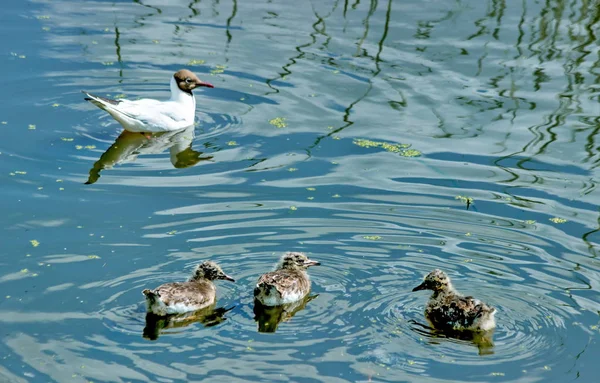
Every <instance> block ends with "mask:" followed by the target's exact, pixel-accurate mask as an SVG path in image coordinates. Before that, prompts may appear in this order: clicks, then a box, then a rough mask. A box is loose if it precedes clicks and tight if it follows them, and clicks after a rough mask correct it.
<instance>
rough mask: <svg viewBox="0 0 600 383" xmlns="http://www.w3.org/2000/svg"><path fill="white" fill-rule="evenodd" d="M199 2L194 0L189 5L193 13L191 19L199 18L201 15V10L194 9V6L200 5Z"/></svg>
mask: <svg viewBox="0 0 600 383" xmlns="http://www.w3.org/2000/svg"><path fill="white" fill-rule="evenodd" d="M199 1H200V0H193V1H192V2H191V3H189V4H188V8H189V9H190V10H191V11H192V15H191V16H190V17H189V18H190V19H192V18H194V17H196V16H198V15H199V14H200V13H201V12H200V11H199V10H197V9H196V8H194V5H195V4H198V2H199Z"/></svg>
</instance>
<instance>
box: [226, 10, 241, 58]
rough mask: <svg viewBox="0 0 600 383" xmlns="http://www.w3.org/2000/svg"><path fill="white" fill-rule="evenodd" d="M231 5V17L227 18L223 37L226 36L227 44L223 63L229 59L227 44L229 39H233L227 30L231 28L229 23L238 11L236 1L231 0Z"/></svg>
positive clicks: (227, 44)
mask: <svg viewBox="0 0 600 383" xmlns="http://www.w3.org/2000/svg"><path fill="white" fill-rule="evenodd" d="M232 5H233V8H232V9H231V16H229V17H228V18H227V27H226V28H225V35H226V36H227V43H226V44H225V61H226V62H228V61H229V58H228V57H227V52H228V51H229V44H231V39H232V37H233V36H232V35H231V31H230V30H229V28H230V27H231V22H232V21H233V19H234V18H235V16H236V15H237V9H238V5H237V0H232Z"/></svg>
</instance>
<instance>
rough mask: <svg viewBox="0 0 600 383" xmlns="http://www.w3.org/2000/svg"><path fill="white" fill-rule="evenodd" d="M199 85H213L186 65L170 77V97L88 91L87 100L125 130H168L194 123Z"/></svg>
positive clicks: (151, 131) (149, 131) (150, 131)
mask: <svg viewBox="0 0 600 383" xmlns="http://www.w3.org/2000/svg"><path fill="white" fill-rule="evenodd" d="M200 86H205V87H208V88H213V86H212V85H211V84H209V83H206V82H202V81H200V79H199V78H198V77H196V75H195V74H194V73H192V72H191V71H189V70H187V69H182V70H180V71H178V72H176V73H175V74H174V75H173V77H171V99H170V100H168V101H158V100H152V99H149V98H144V99H141V100H135V101H130V100H125V99H120V100H111V99H108V98H104V97H99V96H95V95H93V94H90V93H88V92H85V91H84V92H83V93H85V94H86V96H87V97H86V100H87V101H89V102H91V103H92V104H94V105H96V106H97V107H99V108H100V109H103V110H105V111H106V112H108V113H109V114H110V115H111V116H112V117H113V118H114V119H115V120H117V121H118V122H119V123H120V124H121V125H122V126H123V128H124V129H125V130H128V131H130V132H148V133H158V132H168V131H173V130H179V129H184V128H187V127H188V126H190V125H193V124H194V117H195V116H196V98H195V97H194V94H193V93H192V89H194V88H196V87H200Z"/></svg>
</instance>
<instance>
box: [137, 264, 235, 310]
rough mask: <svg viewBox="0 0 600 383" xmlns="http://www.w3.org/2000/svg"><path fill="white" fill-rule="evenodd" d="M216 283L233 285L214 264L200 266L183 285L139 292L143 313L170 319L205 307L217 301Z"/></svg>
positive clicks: (167, 284) (172, 285)
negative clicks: (174, 315) (142, 303)
mask: <svg viewBox="0 0 600 383" xmlns="http://www.w3.org/2000/svg"><path fill="white" fill-rule="evenodd" d="M219 279H224V280H227V281H231V282H235V280H234V279H233V278H231V277H230V276H228V275H227V274H225V273H224V272H223V270H221V268H220V267H219V265H217V264H216V263H215V262H212V261H206V262H203V263H201V264H199V265H198V266H197V267H196V269H195V270H194V273H193V274H192V276H191V277H190V279H189V280H188V281H187V282H175V283H166V284H164V285H161V286H159V287H157V288H156V289H154V290H150V289H146V290H144V291H142V293H143V294H144V295H145V296H146V308H147V311H148V312H151V313H154V314H156V315H171V314H181V313H186V312H190V311H196V310H200V309H203V308H205V307H208V306H210V305H212V304H213V303H215V301H216V299H217V290H216V288H215V285H214V283H213V281H216V280H219Z"/></svg>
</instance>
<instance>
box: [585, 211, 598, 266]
mask: <svg viewBox="0 0 600 383" xmlns="http://www.w3.org/2000/svg"><path fill="white" fill-rule="evenodd" d="M596 224H597V227H596V229H594V230H591V231H588V232H587V233H584V234H583V235H582V236H581V239H582V240H583V242H585V244H586V245H587V247H588V251H589V253H590V255H591V256H592V258H596V257H598V252H597V246H598V245H597V244H596V243H595V242H594V241H593V240H590V239H589V237H591V236H592V235H594V234H596V233H600V215H599V216H598V218H597V219H596Z"/></svg>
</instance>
